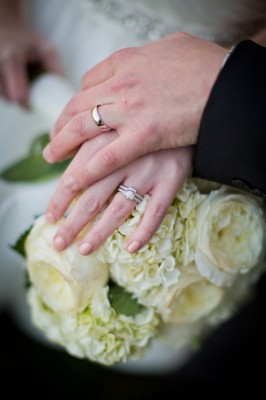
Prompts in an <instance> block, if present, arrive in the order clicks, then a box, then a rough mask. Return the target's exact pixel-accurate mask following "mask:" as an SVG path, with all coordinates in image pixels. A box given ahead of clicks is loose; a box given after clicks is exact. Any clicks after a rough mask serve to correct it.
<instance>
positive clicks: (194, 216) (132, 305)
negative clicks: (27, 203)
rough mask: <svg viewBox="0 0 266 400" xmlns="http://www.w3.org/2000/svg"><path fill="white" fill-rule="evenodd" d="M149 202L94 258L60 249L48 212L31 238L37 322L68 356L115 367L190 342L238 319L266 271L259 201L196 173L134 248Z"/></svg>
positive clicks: (28, 239) (27, 247) (30, 266)
mask: <svg viewBox="0 0 266 400" xmlns="http://www.w3.org/2000/svg"><path fill="white" fill-rule="evenodd" d="M148 201H149V196H145V198H144V200H143V201H142V203H140V204H138V205H137V206H136V208H135V209H134V210H133V212H132V214H131V216H130V217H129V218H128V219H127V221H126V222H125V223H124V224H123V225H122V226H121V227H120V228H119V229H117V230H116V231H115V232H114V233H113V235H112V236H111V237H109V238H108V239H107V241H106V242H105V243H104V244H103V245H102V246H101V247H100V248H99V249H98V250H97V251H96V252H95V253H93V254H92V255H90V256H86V257H84V256H81V255H80V254H79V253H78V251H77V243H76V242H75V243H73V244H72V245H71V246H70V247H69V248H67V249H66V250H65V251H62V252H57V251H55V250H54V248H53V246H52V239H53V236H54V234H55V232H56V230H57V228H58V224H59V223H60V222H59V223H58V224H55V225H48V224H47V223H46V221H45V218H44V216H40V217H39V218H38V219H37V220H36V222H35V224H34V226H33V227H32V229H31V230H30V232H29V234H28V235H26V236H27V237H26V240H25V255H26V261H27V268H28V273H29V278H30V285H29V288H28V302H29V306H30V309H31V313H32V319H33V322H34V324H35V325H36V326H37V327H39V328H40V329H41V330H42V331H43V332H44V334H45V335H46V337H47V338H48V339H49V340H51V341H53V342H55V343H57V344H59V345H61V346H63V347H64V348H65V349H66V350H67V351H68V352H69V353H70V354H72V355H75V356H77V357H81V358H88V359H89V360H93V361H96V362H99V363H102V364H105V365H113V364H115V363H117V362H121V361H126V360H127V359H129V358H131V359H137V358H139V357H141V356H142V354H143V353H144V351H145V350H146V349H148V347H149V344H150V343H151V342H152V341H153V340H165V341H166V342H167V343H168V344H169V345H171V346H175V347H182V346H187V345H188V344H189V343H191V342H192V340H193V337H195V335H198V334H200V333H204V332H206V330H208V329H209V328H211V327H212V326H214V325H216V324H218V323H220V322H222V321H224V320H225V319H226V318H228V317H229V316H230V315H232V313H233V312H234V311H235V309H236V307H237V306H238V305H239V304H240V303H241V302H242V301H243V299H244V298H245V297H246V295H247V293H248V291H249V290H250V289H251V288H252V285H253V284H254V282H256V280H257V279H258V277H259V276H260V275H261V274H262V273H263V272H264V268H265V259H264V255H265V254H264V243H265V220H264V213H263V207H262V203H261V202H260V200H259V199H256V198H255V197H253V196H251V195H249V194H243V193H241V192H240V191H236V190H233V189H232V188H228V187H225V186H220V185H219V186H218V185H213V184H209V183H207V182H205V181H201V180H195V179H194V180H193V179H192V178H191V179H188V180H187V181H186V182H185V184H184V185H183V187H182V188H181V189H180V191H179V192H178V193H177V195H176V197H175V199H174V201H173V203H172V205H171V207H170V208H169V210H168V212H167V214H166V216H165V218H164V221H163V222H162V224H161V226H160V227H159V229H158V230H157V232H156V234H155V235H154V237H153V238H152V239H151V240H150V242H149V243H148V244H147V245H146V246H144V247H143V248H142V249H141V250H140V251H138V252H137V253H135V254H129V253H128V252H127V251H126V250H125V243H126V240H127V236H128V235H130V234H131V232H133V230H134V229H135V228H136V226H137V225H138V224H139V222H140V220H141V218H142V216H143V214H144V212H145V207H146V204H147V202H148ZM88 229H90V225H88V226H87V227H86V228H85V229H84V230H83V232H82V234H80V236H79V238H78V239H77V240H79V239H80V238H81V237H82V235H84V234H86V232H87V230H88ZM169 332H170V334H169Z"/></svg>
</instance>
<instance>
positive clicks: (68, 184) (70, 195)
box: [46, 132, 116, 223]
mask: <svg viewBox="0 0 266 400" xmlns="http://www.w3.org/2000/svg"><path fill="white" fill-rule="evenodd" d="M115 137H116V134H115V133H114V132H110V133H105V134H102V135H101V136H98V137H96V138H94V139H92V140H91V141H90V142H86V143H84V144H83V146H82V147H81V148H80V150H79V151H78V153H77V154H76V156H75V157H74V159H73V161H72V162H71V163H70V165H69V166H68V168H67V169H66V171H65V172H64V174H63V176H62V177H61V179H60V180H59V183H58V185H57V188H56V190H55V192H54V194H53V196H52V198H51V200H50V202H49V204H48V207H47V209H46V218H47V221H48V222H49V223H54V222H56V221H57V220H58V219H59V218H61V217H62V216H63V215H64V213H65V212H66V210H67V209H68V206H69V205H70V203H71V201H72V200H73V199H74V198H75V197H76V196H77V195H78V194H79V193H80V190H81V189H82V188H84V187H85V186H84V187H82V188H80V187H75V185H73V177H72V176H73V175H74V176H75V173H76V171H77V170H79V169H80V168H79V166H80V165H83V164H84V163H85V162H86V160H87V159H88V158H90V157H91V156H92V154H94V153H95V152H96V151H98V150H99V149H100V148H102V146H105V145H107V144H108V143H110V142H111V141H112V140H114V138H115Z"/></svg>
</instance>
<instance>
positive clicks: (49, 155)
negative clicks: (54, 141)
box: [42, 144, 52, 162]
mask: <svg viewBox="0 0 266 400" xmlns="http://www.w3.org/2000/svg"><path fill="white" fill-rule="evenodd" d="M42 155H43V157H44V158H45V160H46V161H48V162H51V161H52V153H51V147H50V145H49V144H48V145H47V146H46V147H45V148H44V150H43V152H42Z"/></svg>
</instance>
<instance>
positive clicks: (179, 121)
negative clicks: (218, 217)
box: [44, 32, 265, 255]
mask: <svg viewBox="0 0 266 400" xmlns="http://www.w3.org/2000/svg"><path fill="white" fill-rule="evenodd" d="M264 39H265V32H264V34H263V35H260V40H264ZM226 53H227V49H224V48H222V47H220V46H218V45H216V44H214V43H210V42H206V41H203V40H201V39H198V38H195V37H192V36H190V35H186V34H176V35H174V36H172V37H171V38H169V39H165V40H163V41H160V42H155V43H151V44H148V45H146V46H143V47H142V48H137V49H126V50H122V51H120V52H118V53H116V54H114V55H112V56H111V57H110V58H108V59H107V60H105V61H103V62H102V63H100V64H99V65H97V66H96V67H95V68H94V69H93V70H91V71H89V72H88V73H87V74H86V75H85V76H84V78H83V82H82V90H81V92H80V93H78V94H77V96H75V97H74V98H73V99H72V100H71V101H70V103H69V104H68V105H67V106H66V108H65V110H64V111H63V113H62V114H61V116H60V117H59V119H58V121H57V123H56V125H55V128H54V131H53V132H52V141H51V143H50V145H49V146H48V148H47V149H46V151H45V152H44V155H45V157H46V159H47V160H48V161H50V162H53V161H57V160H60V159H63V158H64V157H66V156H68V155H69V154H70V152H72V151H73V150H75V148H77V147H78V146H80V145H81V144H82V143H83V142H84V141H85V143H86V144H88V143H91V142H92V140H94V139H92V138H95V137H96V138H97V137H99V135H102V131H101V130H100V128H99V127H97V126H96V125H95V124H94V123H93V121H92V118H91V115H90V112H88V109H91V108H92V107H94V106H95V104H103V105H102V106H101V107H99V112H100V115H101V118H102V119H103V121H104V122H105V123H106V124H107V125H108V126H110V127H111V128H112V131H111V132H112V133H111V132H110V133H109V134H108V133H106V134H105V135H111V134H113V132H115V133H116V136H115V137H114V138H112V140H110V142H109V144H107V145H106V146H103V147H100V149H99V150H96V151H93V152H92V153H90V155H88V156H87V157H86V156H85V158H84V159H83V160H82V162H77V163H76V165H75V168H73V170H69V173H66V174H65V175H64V176H63V177H62V179H61V181H60V183H59V186H58V188H57V190H56V192H55V194H54V196H53V198H52V199H51V201H50V203H49V205H48V209H47V214H46V215H47V220H48V221H49V222H55V221H56V220H58V219H59V218H60V217H61V216H62V215H63V213H64V212H65V211H66V209H67V207H68V206H69V204H70V202H71V200H72V199H73V198H74V197H75V195H76V194H77V193H79V192H80V191H82V190H83V189H85V192H84V193H85V194H83V195H82V196H84V201H85V196H86V200H87V201H89V202H90V201H92V199H94V200H95V198H96V197H97V196H98V199H100V200H101V201H102V198H101V197H102V196H103V195H104V194H105V193H106V189H105V186H104V185H105V184H106V181H107V182H108V181H109V182H114V181H113V178H114V176H116V177H117V178H118V176H119V178H120V179H117V178H115V182H116V186H112V188H113V191H114V190H115V188H117V186H118V185H119V184H120V183H123V184H124V185H126V186H133V187H136V188H137V189H138V192H139V193H140V194H145V193H150V194H151V197H150V200H149V203H150V208H148V209H147V211H146V213H145V217H144V218H143V221H142V223H141V224H140V226H139V227H138V229H137V230H136V231H135V232H134V233H133V235H132V236H131V237H130V238H129V240H128V242H127V245H126V246H127V250H128V251H129V252H135V251H137V250H139V249H140V248H141V247H142V246H143V245H144V244H145V243H147V242H148V241H149V240H150V238H151V237H152V236H153V234H154V233H155V231H156V229H157V228H158V226H159V224H160V223H161V221H162V219H163V217H164V216H165V213H166V210H167V208H168V206H169V205H170V204H171V201H172V200H173V198H174V195H175V193H176V191H177V190H178V188H179V187H180V186H181V185H182V183H183V182H184V180H185V178H186V177H187V176H188V173H189V171H190V168H191V165H192V147H191V145H193V144H195V143H196V141H197V135H198V129H199V124H200V119H201V116H202V113H203V110H204V107H205V104H206V101H207V99H208V97H209V94H210V91H211V88H212V86H213V84H214V82H215V79H216V77H217V75H218V74H219V72H220V69H221V64H222V61H223V58H224V56H225V54H226ZM179 77H182V79H179ZM151 121H152V122H151ZM180 146H181V147H180ZM184 146H188V147H184ZM89 148H90V147H89V145H88V149H89ZM167 148H177V150H179V152H178V151H177V152H176V153H169V154H167V155H166V153H164V154H160V152H158V150H159V149H160V150H161V149H167ZM167 151H169V150H167ZM151 152H152V157H153V161H154V165H153V168H152V170H150V172H149V174H147V176H146V178H145V179H144V181H143V179H142V171H143V170H145V166H146V165H147V170H149V167H148V164H149V163H148V161H147V157H149V156H145V154H147V153H149V154H150V153H151ZM143 155H144V156H143ZM138 157H141V158H138ZM136 158H137V160H136V161H135V162H133V163H132V160H134V159H136ZM180 161H182V162H181V164H180ZM168 162H169V163H170V164H171V163H172V162H173V163H177V164H175V165H177V166H178V167H177V168H176V169H175V170H174V171H175V174H174V177H173V181H171V179H172V177H171V179H170V177H169V175H168V174H169V171H171V168H170V167H169V165H168ZM128 163H129V165H128V167H126V168H125V169H124V167H123V166H124V165H127V164H128ZM146 163H147V164H146ZM121 167H122V168H121ZM113 171H120V172H121V171H123V172H122V175H120V174H119V172H113ZM112 172H113V173H112ZM135 172H136V173H135ZM144 176H145V174H144ZM154 177H155V178H154ZM153 179H155V182H154V184H155V185H154V186H153V189H151V187H150V189H148V187H147V184H145V182H146V183H147V182H149V183H152V182H153ZM157 179H158V180H157ZM95 182H96V183H95ZM162 182H163V187H162ZM164 184H165V186H164ZM86 188H88V189H86ZM92 188H94V192H92ZM96 188H97V189H96ZM156 188H159V189H158V190H157V189H156ZM169 188H171V189H173V190H170V191H169ZM92 193H93V195H92V196H91V194H92ZM97 193H98V194H97ZM107 193H108V195H109V192H107ZM166 193H168V195H166ZM115 199H118V201H117V200H115V201H117V203H116V202H115V203H114V204H113V205H111V206H109V208H108V209H107V210H106V211H105V214H104V216H103V217H102V218H101V220H100V222H97V224H96V225H95V226H94V227H93V228H92V229H91V231H90V232H89V234H88V235H87V236H86V237H85V238H84V239H83V241H82V243H80V246H79V251H80V252H81V254H84V255H86V254H89V253H91V252H92V251H94V250H95V249H96V248H97V247H98V246H99V245H100V244H101V243H102V242H103V241H104V240H105V239H106V238H107V237H108V236H109V235H110V234H111V233H112V232H113V230H114V229H115V228H116V227H118V226H119V225H121V223H123V221H124V220H125V219H126V217H127V216H128V215H129V213H130V211H131V210H132V209H133V207H134V206H135V204H132V203H134V202H132V201H131V200H127V199H125V198H123V195H121V194H120V193H118V194H117V195H116V196H115ZM149 203H148V204H149ZM85 204H86V201H85ZM94 204H95V201H94ZM96 204H97V207H98V208H99V207H100V206H101V205H102V203H101V202H100V204H99V201H98V202H97V201H96ZM97 207H96V209H97ZM82 209H83V213H84V214H85V217H84V215H82V214H83V213H82V211H81V210H82ZM85 209H86V207H82V206H80V203H78V204H77V205H75V206H74V207H73V210H72V211H71V213H70V215H69V217H68V218H67V220H66V221H65V222H64V223H63V224H62V225H61V227H60V229H59V231H58V232H57V234H56V235H55V240H54V245H55V247H56V248H57V249H58V250H62V249H64V248H65V247H66V246H68V245H69V244H70V243H71V242H72V241H73V239H74V238H75V236H76V235H77V234H78V233H79V231H80V230H81V228H82V227H83V225H84V218H85V220H86V221H87V220H88V219H90V218H91V217H92V216H94V215H95V214H96V213H97V212H98V210H97V211H96V210H95V207H94V210H93V213H91V215H89V218H88V214H89V213H88V212H86V211H84V210H85ZM82 221H83V222H82Z"/></svg>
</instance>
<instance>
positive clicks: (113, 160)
mask: <svg viewBox="0 0 266 400" xmlns="http://www.w3.org/2000/svg"><path fill="white" fill-rule="evenodd" d="M101 156H102V164H103V166H105V167H106V168H108V169H110V170H113V169H114V168H116V166H117V165H118V159H117V156H116V154H115V153H114V151H113V150H111V149H104V151H103V152H102V155H101Z"/></svg>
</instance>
